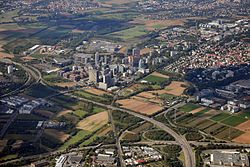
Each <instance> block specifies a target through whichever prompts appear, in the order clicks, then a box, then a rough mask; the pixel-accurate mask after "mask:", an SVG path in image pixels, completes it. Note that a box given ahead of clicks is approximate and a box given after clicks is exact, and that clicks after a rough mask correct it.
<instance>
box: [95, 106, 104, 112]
mask: <svg viewBox="0 0 250 167" xmlns="http://www.w3.org/2000/svg"><path fill="white" fill-rule="evenodd" d="M103 111H105V109H104V108H100V107H96V106H94V107H93V112H94V113H99V112H103Z"/></svg>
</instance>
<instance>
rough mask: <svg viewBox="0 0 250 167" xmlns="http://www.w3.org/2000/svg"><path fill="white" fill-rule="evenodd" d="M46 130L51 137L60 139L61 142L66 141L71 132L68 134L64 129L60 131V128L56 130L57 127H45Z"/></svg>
mask: <svg viewBox="0 0 250 167" xmlns="http://www.w3.org/2000/svg"><path fill="white" fill-rule="evenodd" d="M44 132H45V134H46V135H48V136H49V137H51V138H53V139H55V140H58V141H60V142H61V143H64V142H65V141H66V140H67V139H69V137H70V135H69V134H66V133H64V132H63V131H59V130H56V129H45V130H44Z"/></svg>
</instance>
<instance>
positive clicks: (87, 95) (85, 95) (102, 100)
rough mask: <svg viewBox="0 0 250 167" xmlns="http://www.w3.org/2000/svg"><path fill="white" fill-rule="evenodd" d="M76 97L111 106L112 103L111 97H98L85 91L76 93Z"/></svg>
mask: <svg viewBox="0 0 250 167" xmlns="http://www.w3.org/2000/svg"><path fill="white" fill-rule="evenodd" d="M74 95H76V96H79V97H82V98H86V99H89V100H94V101H97V102H100V103H105V104H109V103H111V100H112V98H111V96H106V97H104V96H97V95H94V94H91V93H88V92H85V91H82V90H81V91H76V92H75V93H74Z"/></svg>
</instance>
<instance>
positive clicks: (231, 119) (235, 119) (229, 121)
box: [222, 116, 247, 126]
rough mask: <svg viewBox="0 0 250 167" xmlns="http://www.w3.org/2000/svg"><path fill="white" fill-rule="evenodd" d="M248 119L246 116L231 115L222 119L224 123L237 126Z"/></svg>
mask: <svg viewBox="0 0 250 167" xmlns="http://www.w3.org/2000/svg"><path fill="white" fill-rule="evenodd" d="M245 121H247V119H246V118H242V117H237V116H231V117H228V118H226V119H224V120H223V121H222V123H224V124H226V125H230V126H237V125H239V124H241V123H243V122H245Z"/></svg>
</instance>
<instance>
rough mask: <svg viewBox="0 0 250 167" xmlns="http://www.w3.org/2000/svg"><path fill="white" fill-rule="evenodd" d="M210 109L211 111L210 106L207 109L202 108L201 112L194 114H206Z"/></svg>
mask: <svg viewBox="0 0 250 167" xmlns="http://www.w3.org/2000/svg"><path fill="white" fill-rule="evenodd" d="M208 111H210V108H205V109H203V110H201V111H200V112H197V113H195V114H194V115H195V116H201V115H203V114H205V113H206V112H208Z"/></svg>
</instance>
